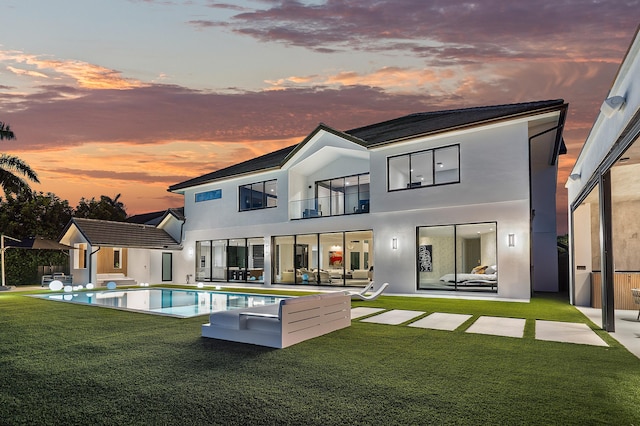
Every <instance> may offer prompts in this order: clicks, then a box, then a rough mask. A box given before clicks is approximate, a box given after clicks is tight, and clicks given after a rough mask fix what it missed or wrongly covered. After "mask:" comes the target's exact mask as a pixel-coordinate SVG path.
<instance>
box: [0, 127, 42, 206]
mask: <svg viewBox="0 0 640 426" xmlns="http://www.w3.org/2000/svg"><path fill="white" fill-rule="evenodd" d="M15 138H16V135H15V134H14V133H13V131H12V130H11V129H10V128H9V125H8V124H5V123H3V122H1V121H0V140H3V139H7V140H11V139H15ZM18 175H22V176H24V177H26V178H27V179H29V180H30V181H32V182H35V183H40V181H39V180H38V175H37V174H36V172H34V171H33V170H31V167H29V165H28V164H27V163H25V162H24V161H22V160H21V159H19V158H18V157H15V156H13V155H8V154H0V187H2V189H3V190H4V192H5V194H9V193H16V194H17V193H20V192H25V191H26V192H28V191H30V190H31V189H30V188H29V184H28V183H27V182H26V181H25V180H24V179H23V178H22V177H20V176H18Z"/></svg>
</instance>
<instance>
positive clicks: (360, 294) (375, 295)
mask: <svg viewBox="0 0 640 426" xmlns="http://www.w3.org/2000/svg"><path fill="white" fill-rule="evenodd" d="M387 287H389V283H384V284H382V285H381V286H380V288H379V289H377V290H376V291H374V292H373V293H371V294H368V295H367V294H366V293H367V292H368V291H369V290H370V289H372V288H373V281H371V283H369V285H368V286H366V287H365V288H364V289H363V290H362V291H360V292H352V293H349V295H350V296H351V298H352V299H360V300H375V299H377V298H378V296H380V295H381V294H382V292H383V291H385V290H386V289H387Z"/></svg>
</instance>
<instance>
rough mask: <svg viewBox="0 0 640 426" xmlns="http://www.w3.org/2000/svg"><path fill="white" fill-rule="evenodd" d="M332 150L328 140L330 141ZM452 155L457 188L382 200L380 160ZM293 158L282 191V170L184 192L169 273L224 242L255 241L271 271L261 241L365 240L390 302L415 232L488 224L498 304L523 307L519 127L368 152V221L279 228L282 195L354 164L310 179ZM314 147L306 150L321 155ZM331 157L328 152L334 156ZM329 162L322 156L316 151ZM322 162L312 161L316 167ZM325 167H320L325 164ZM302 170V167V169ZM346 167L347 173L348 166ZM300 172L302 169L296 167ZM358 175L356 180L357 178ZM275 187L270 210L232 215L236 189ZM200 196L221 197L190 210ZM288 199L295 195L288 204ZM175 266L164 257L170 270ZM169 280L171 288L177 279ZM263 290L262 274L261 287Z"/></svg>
mask: <svg viewBox="0 0 640 426" xmlns="http://www.w3.org/2000/svg"><path fill="white" fill-rule="evenodd" d="M331 141H333V139H331ZM332 143H333V142H332ZM342 144H343V145H342V146H340V147H339V148H340V149H344V148H345V146H344V145H347V146H348V145H349V144H350V145H351V146H352V147H353V155H354V158H356V159H358V158H360V157H359V156H360V155H362V149H363V148H362V147H360V146H357V145H355V144H352V143H350V142H346V141H343V142H342ZM453 144H459V145H460V158H461V164H460V169H461V170H460V183H457V184H450V185H441V186H434V187H423V188H419V189H413V190H406V191H395V192H388V191H387V171H386V167H387V157H388V156H390V155H397V154H402V153H409V152H414V151H418V150H423V149H431V148H437V147H442V146H447V145H453ZM308 145H309V146H307V151H305V152H302V153H300V157H299V158H295V157H294V160H293V162H294V163H295V164H294V165H293V166H291V169H290V170H291V171H292V173H291V179H292V180H295V181H292V182H291V185H289V177H288V171H289V170H287V169H283V170H279V171H270V172H266V173H260V174H256V175H254V176H249V177H242V178H236V179H231V180H228V181H226V182H222V183H219V184H209V185H203V186H201V187H198V188H197V189H189V190H187V192H186V197H185V215H186V217H187V222H186V224H185V242H184V249H183V251H182V253H183V254H184V256H183V257H180V261H179V262H178V263H181V262H182V263H181V265H180V266H178V267H175V268H174V271H177V270H184V271H187V270H190V271H192V272H190V273H194V272H193V271H194V270H195V261H194V260H193V256H190V255H189V250H190V249H191V248H193V250H195V242H196V241H201V240H217V239H227V238H256V237H264V238H265V266H267V268H269V266H268V265H270V264H271V257H272V250H271V249H270V242H271V238H272V237H274V236H283V235H299V234H307V233H314V234H315V233H325V232H342V231H362V230H373V256H374V258H373V259H371V260H370V263H371V264H373V265H374V266H375V274H374V276H375V281H376V282H377V283H382V282H389V283H390V284H391V286H390V288H389V292H390V293H406V294H414V293H416V291H417V290H416V286H417V268H416V250H417V241H416V229H417V227H420V226H433V225H453V224H467V223H479V222H496V223H497V247H496V250H495V251H496V254H497V263H498V266H499V284H498V296H501V297H505V298H516V299H528V298H529V297H530V289H531V286H530V270H529V260H530V251H529V241H530V224H529V179H528V170H529V162H528V161H529V147H528V123H527V121H526V120H522V121H519V122H516V123H513V122H512V123H508V124H499V125H492V126H488V127H485V128H482V129H474V130H472V131H465V132H458V133H456V134H450V135H448V136H444V137H443V136H440V137H431V138H422V139H420V140H418V141H416V142H408V143H404V144H397V145H391V146H386V147H380V148H376V149H372V150H370V151H369V155H370V158H371V168H370V172H371V205H370V213H368V214H362V215H346V216H336V217H323V218H317V219H308V220H288V212H287V209H288V203H287V201H288V199H289V194H288V192H289V188H292V192H294V191H300V192H302V191H303V189H304V185H308V183H309V182H308V181H306V180H305V181H304V184H303V185H300V184H299V183H298V180H299V179H306V176H313V177H312V179H316V178H317V177H320V176H322V177H321V178H323V179H324V178H330V177H340V176H346V175H351V174H353V173H354V170H355V169H358V170H359V166H358V165H363V164H364V163H360V162H358V161H334V162H332V163H331V164H330V166H328V167H330V173H328V171H329V170H327V174H326V175H323V174H322V173H323V172H321V171H320V169H318V170H313V168H312V166H311V165H312V164H313V163H312V162H311V160H313V159H314V158H315V157H313V156H312V155H311V154H312V152H313V149H312V148H313V144H312V143H310V144H308ZM326 145H327V144H324V143H320V142H318V146H316V150H319V149H320V148H326ZM336 149H337V148H336ZM326 152H330V151H325V153H326ZM324 155H325V154H324V153H323V154H322V158H324V157H323V156H324ZM326 158H329V156H327V157H326ZM303 160H304V161H303ZM354 164H355V165H356V166H355V169H354V167H352V166H353V165H354ZM303 166H304V167H303ZM357 172H358V171H356V173H357ZM274 178H277V179H278V208H277V209H263V210H256V211H252V212H238V193H237V188H238V186H239V185H242V184H247V183H252V182H257V181H261V180H268V179H274ZM207 189H222V192H223V196H222V199H220V200H212V201H207V202H203V203H197V204H196V203H194V202H193V200H194V195H193V194H194V193H195V192H201V191H204V190H207ZM291 195H292V196H296V197H297V195H295V194H291ZM508 234H515V236H516V246H515V247H508V244H507V239H508V237H507V236H508ZM392 238H397V239H398V249H397V250H393V249H392V248H391V239H392ZM177 259H178V256H175V257H174V261H176V260H177ZM179 277H180V276H179V275H176V274H174V278H176V279H180V278H179ZM270 283H271V279H270V273H269V272H268V271H265V285H266V286H268V285H270Z"/></svg>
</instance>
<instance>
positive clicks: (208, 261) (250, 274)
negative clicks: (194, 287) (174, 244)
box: [196, 238, 264, 282]
mask: <svg viewBox="0 0 640 426" xmlns="http://www.w3.org/2000/svg"><path fill="white" fill-rule="evenodd" d="M196 281H243V282H245V281H246V282H251V281H258V282H259V281H264V238H250V239H245V238H239V239H234V240H213V241H197V242H196Z"/></svg>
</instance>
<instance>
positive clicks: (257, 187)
mask: <svg viewBox="0 0 640 426" xmlns="http://www.w3.org/2000/svg"><path fill="white" fill-rule="evenodd" d="M239 194H240V200H239V201H240V206H239V207H240V211H247V210H258V209H266V208H269V207H277V205H278V186H277V181H276V180H268V181H264V182H256V183H250V184H248V185H242V186H240V190H239Z"/></svg>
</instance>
